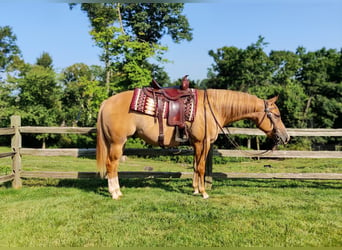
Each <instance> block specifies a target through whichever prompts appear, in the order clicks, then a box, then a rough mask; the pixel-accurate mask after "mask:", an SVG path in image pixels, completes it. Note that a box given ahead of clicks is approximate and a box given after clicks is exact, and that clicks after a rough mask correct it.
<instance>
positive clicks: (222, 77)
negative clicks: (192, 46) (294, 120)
mask: <svg viewBox="0 0 342 250" xmlns="http://www.w3.org/2000/svg"><path fill="white" fill-rule="evenodd" d="M266 45H267V43H266V42H264V38H263V37H261V36H259V38H258V41H257V42H256V43H252V44H251V45H250V46H248V47H247V48H246V49H238V48H236V47H223V48H220V49H217V51H216V52H214V51H213V50H210V51H209V55H210V56H212V57H213V59H214V62H215V64H214V65H213V66H212V68H211V69H210V71H209V77H210V78H209V80H208V82H207V85H208V87H210V88H224V89H227V88H229V89H233V90H240V91H247V89H248V88H249V87H251V86H254V85H265V84H267V83H268V82H269V81H270V78H271V76H272V75H271V70H270V69H271V64H270V61H269V58H268V56H267V54H266V53H265V52H264V51H263V48H264V47H265V46H266Z"/></svg>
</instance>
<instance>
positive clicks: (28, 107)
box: [8, 55, 62, 147]
mask: <svg viewBox="0 0 342 250" xmlns="http://www.w3.org/2000/svg"><path fill="white" fill-rule="evenodd" d="M44 57H47V55H45V56H44ZM41 61H43V60H42V57H40V58H37V63H38V62H41ZM45 66H47V65H45ZM8 82H10V83H12V84H13V86H14V88H13V91H12V93H13V95H15V103H14V105H15V108H16V113H17V114H19V115H21V117H22V124H23V125H31V126H37V125H38V126H56V125H60V123H61V102H60V98H61V93H62V92H61V90H62V89H61V86H60V85H59V84H58V82H57V79H56V73H55V72H54V70H53V69H52V68H50V67H44V66H41V65H37V64H34V65H30V64H25V65H21V66H20V71H19V73H18V75H17V76H9V77H8ZM48 137H49V135H45V134H44V135H37V136H36V138H37V139H39V140H42V142H43V147H45V140H46V139H47V138H48Z"/></svg>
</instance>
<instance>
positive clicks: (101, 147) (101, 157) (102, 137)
mask: <svg viewBox="0 0 342 250" xmlns="http://www.w3.org/2000/svg"><path fill="white" fill-rule="evenodd" d="M104 104H105V101H104V102H103V103H102V104H101V107H100V110H99V114H98V117H97V140H96V166H97V170H98V171H99V173H100V176H101V177H102V178H103V177H104V176H105V174H106V161H107V157H108V140H107V136H106V128H105V125H104V124H103V107H104Z"/></svg>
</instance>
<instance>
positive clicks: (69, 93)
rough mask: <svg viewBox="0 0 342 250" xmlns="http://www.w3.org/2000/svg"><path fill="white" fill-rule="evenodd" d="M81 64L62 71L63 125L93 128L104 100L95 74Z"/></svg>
mask: <svg viewBox="0 0 342 250" xmlns="http://www.w3.org/2000/svg"><path fill="white" fill-rule="evenodd" d="M93 69H94V68H91V67H89V66H87V65H86V64H83V63H77V64H74V65H71V66H70V67H68V68H66V69H65V70H64V71H63V77H62V81H63V83H64V91H63V97H62V99H61V101H62V109H63V114H64V124H66V125H69V126H94V125H95V123H96V117H97V113H98V110H99V107H100V105H101V102H102V101H103V100H104V99H105V98H106V93H105V91H104V88H103V85H101V83H100V82H99V81H98V80H97V79H96V78H97V76H96V72H97V71H95V72H94V71H93Z"/></svg>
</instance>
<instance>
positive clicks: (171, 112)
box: [144, 75, 196, 147]
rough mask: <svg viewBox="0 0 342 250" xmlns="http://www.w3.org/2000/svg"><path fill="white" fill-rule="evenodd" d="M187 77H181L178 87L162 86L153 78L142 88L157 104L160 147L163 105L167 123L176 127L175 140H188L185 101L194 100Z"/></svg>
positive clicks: (162, 131) (162, 132)
mask: <svg viewBox="0 0 342 250" xmlns="http://www.w3.org/2000/svg"><path fill="white" fill-rule="evenodd" d="M187 77H188V76H187V75H186V76H184V77H183V79H182V84H181V85H180V86H179V87H178V86H177V87H166V88H163V87H161V86H160V85H159V84H158V82H157V81H155V80H154V79H153V80H152V82H151V87H147V88H144V90H145V93H146V94H147V96H149V97H151V98H153V99H154V100H155V103H156V104H157V108H156V112H155V117H156V118H157V119H158V123H159V136H158V143H159V145H160V146H161V147H163V146H164V128H163V114H164V112H165V105H168V115H167V117H166V118H167V125H169V126H175V128H176V133H175V140H176V141H177V142H181V143H184V142H187V141H188V140H189V136H188V132H187V129H186V124H185V121H186V118H185V117H186V111H185V109H186V107H185V105H186V104H185V103H186V102H187V101H189V100H192V101H193V100H194V92H193V91H192V90H191V89H190V88H189V80H188V79H187ZM194 105H196V104H194Z"/></svg>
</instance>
